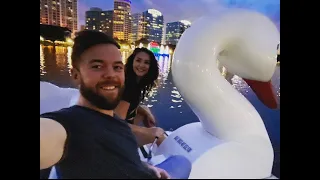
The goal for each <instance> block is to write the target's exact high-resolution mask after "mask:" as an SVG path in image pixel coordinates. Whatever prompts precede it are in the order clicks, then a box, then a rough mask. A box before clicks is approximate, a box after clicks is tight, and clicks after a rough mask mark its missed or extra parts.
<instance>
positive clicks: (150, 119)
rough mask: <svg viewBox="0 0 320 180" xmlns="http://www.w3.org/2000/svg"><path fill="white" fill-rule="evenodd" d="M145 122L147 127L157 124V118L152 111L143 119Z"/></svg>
mask: <svg viewBox="0 0 320 180" xmlns="http://www.w3.org/2000/svg"><path fill="white" fill-rule="evenodd" d="M143 124H144V126H145V127H154V126H156V119H155V118H154V116H153V115H152V114H151V113H147V114H146V116H145V118H144V119H143Z"/></svg>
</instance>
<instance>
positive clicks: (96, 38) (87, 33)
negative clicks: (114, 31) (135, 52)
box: [71, 30, 120, 68]
mask: <svg viewBox="0 0 320 180" xmlns="http://www.w3.org/2000/svg"><path fill="white" fill-rule="evenodd" d="M98 44H113V45H115V46H117V48H118V49H120V45H119V44H118V43H117V41H115V40H114V39H113V38H112V37H110V36H108V35H107V34H104V33H102V32H99V31H92V30H84V31H81V32H79V33H78V35H77V36H76V38H75V39H74V44H73V47H72V54H71V63H72V66H73V67H75V68H78V65H79V60H80V56H81V54H82V53H83V52H84V51H86V50H87V49H89V48H91V47H92V46H95V45H98Z"/></svg>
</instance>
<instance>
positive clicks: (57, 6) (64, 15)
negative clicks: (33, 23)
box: [40, 0, 78, 33]
mask: <svg viewBox="0 0 320 180" xmlns="http://www.w3.org/2000/svg"><path fill="white" fill-rule="evenodd" d="M77 6H78V0H40V24H48V25H55V26H61V27H67V28H68V29H70V30H71V31H72V32H73V33H74V32H76V31H77V30H78V7H77Z"/></svg>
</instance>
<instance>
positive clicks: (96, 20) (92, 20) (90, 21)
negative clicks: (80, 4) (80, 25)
mask: <svg viewBox="0 0 320 180" xmlns="http://www.w3.org/2000/svg"><path fill="white" fill-rule="evenodd" d="M112 18H113V11H112V10H110V11H102V9H100V8H90V10H89V11H86V29H89V30H97V31H100V32H104V33H106V34H108V35H110V36H112V35H113V30H112Z"/></svg>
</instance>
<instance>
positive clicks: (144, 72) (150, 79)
mask: <svg viewBox="0 0 320 180" xmlns="http://www.w3.org/2000/svg"><path fill="white" fill-rule="evenodd" d="M125 76H126V80H125V90H124V92H123V95H122V100H121V101H120V103H119V105H118V106H117V108H116V109H115V112H116V114H117V116H119V117H120V118H122V119H125V120H126V121H127V122H128V123H129V124H130V127H131V129H132V131H133V133H134V134H135V135H136V137H137V140H138V143H139V145H144V144H148V143H152V142H153V141H154V138H155V137H159V141H158V142H157V144H159V143H161V141H162V140H163V133H164V131H163V129H161V128H156V127H154V126H155V119H154V117H153V115H152V114H151V112H150V110H149V109H148V108H147V107H146V106H141V105H139V104H140V102H141V101H143V100H144V98H145V97H147V96H148V94H149V93H150V92H151V90H152V88H154V87H155V86H156V81H157V79H158V76H159V66H158V61H157V60H156V58H155V56H154V54H153V52H151V51H150V50H148V49H147V48H136V49H135V50H134V51H133V53H132V54H131V55H130V56H129V58H128V59H127V63H126V65H125ZM140 122H143V124H144V126H145V127H147V128H145V127H139V126H137V125H139V124H140ZM152 127H153V128H152Z"/></svg>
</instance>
